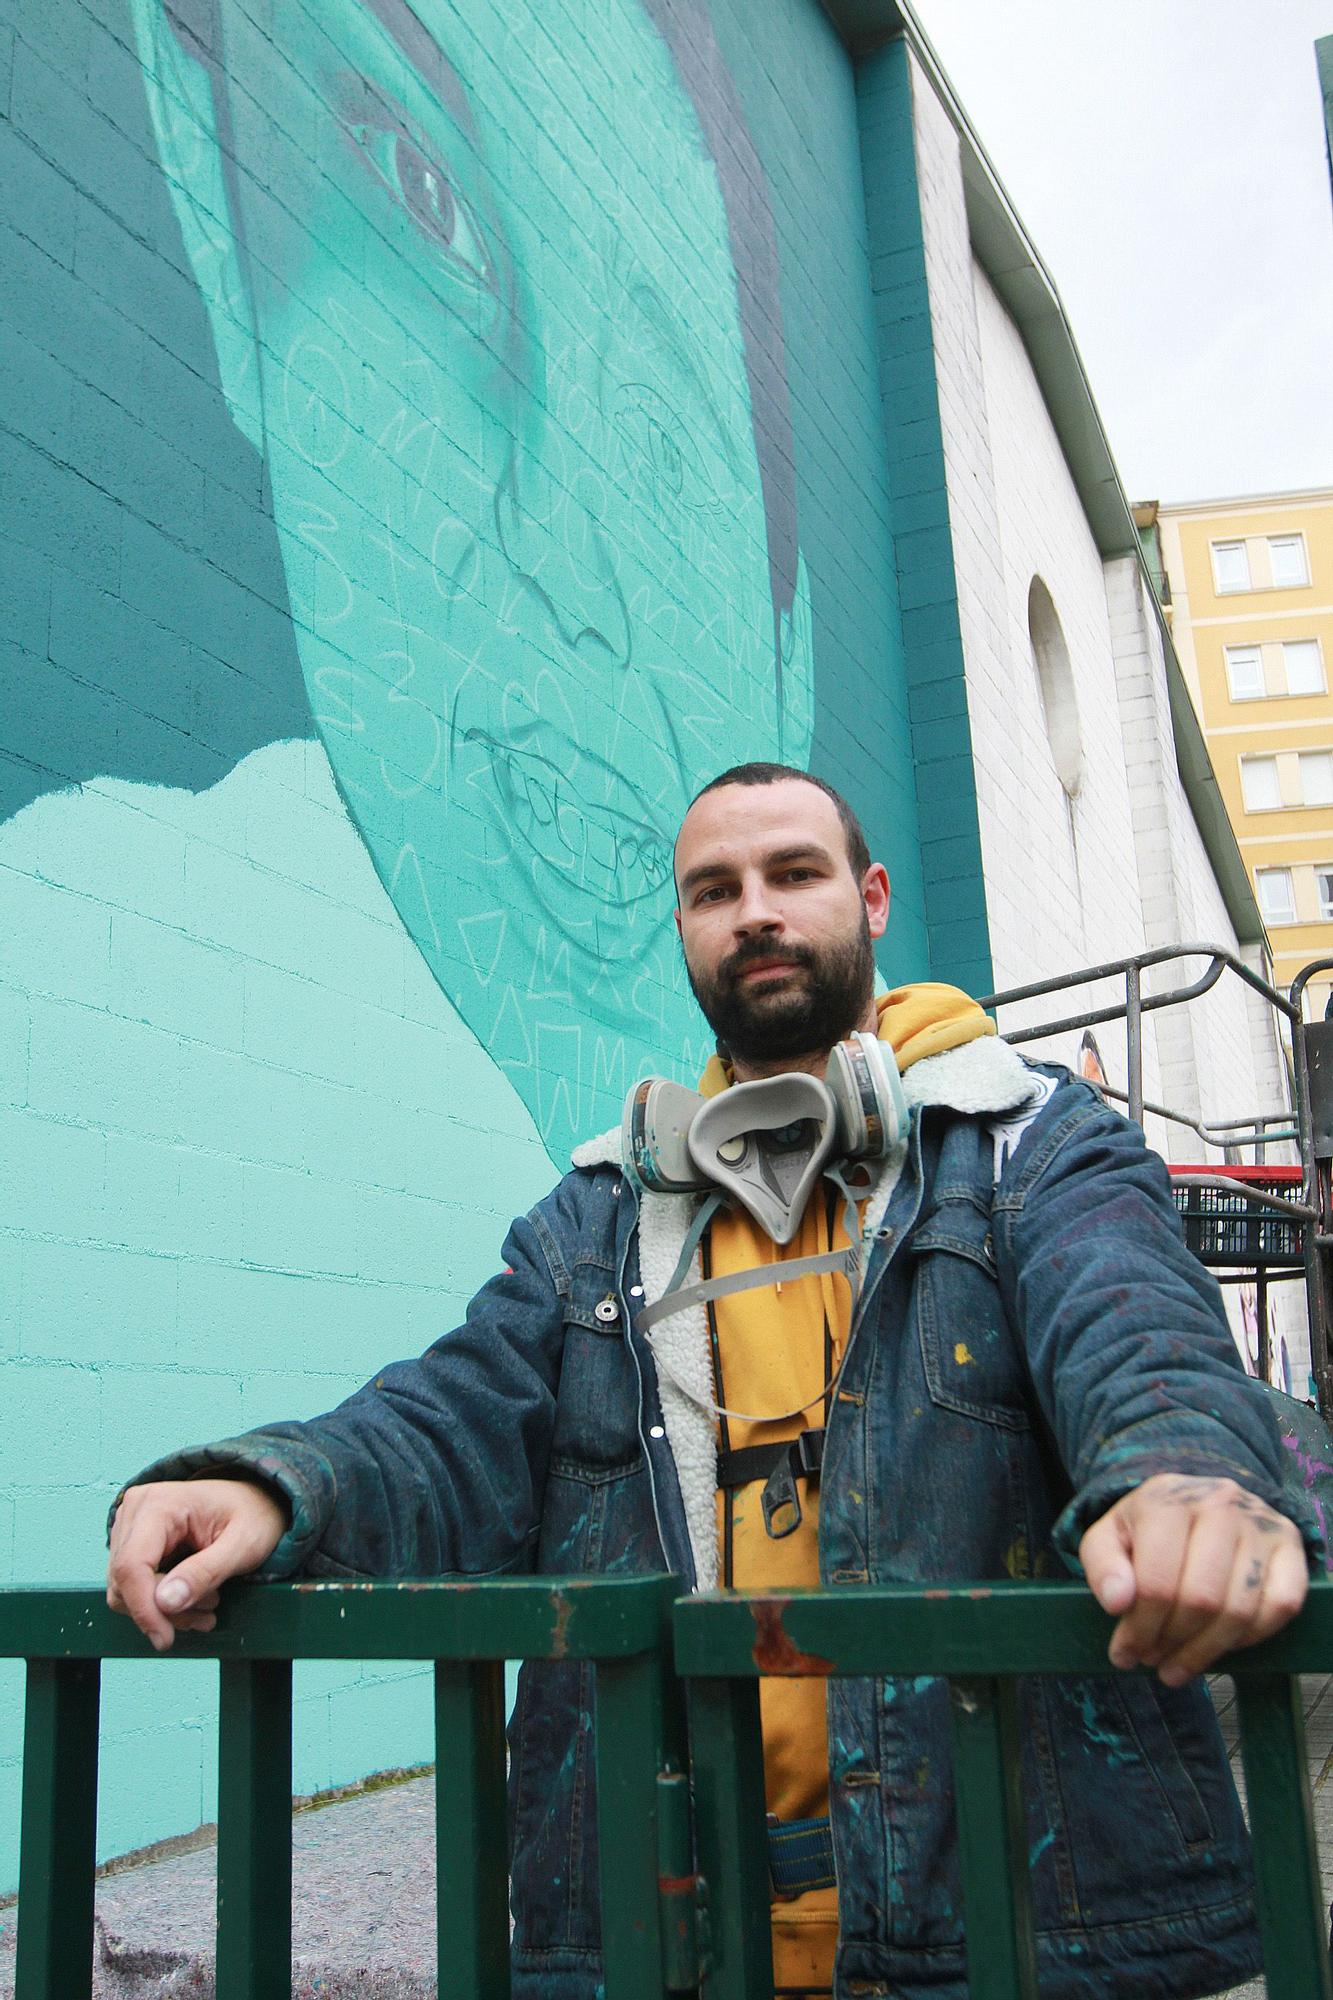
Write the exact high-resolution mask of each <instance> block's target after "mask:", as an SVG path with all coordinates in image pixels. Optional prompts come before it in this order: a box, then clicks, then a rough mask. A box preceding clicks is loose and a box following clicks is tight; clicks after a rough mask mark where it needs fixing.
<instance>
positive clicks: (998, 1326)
mask: <svg viewBox="0 0 1333 2000" xmlns="http://www.w3.org/2000/svg"><path fill="white" fill-rule="evenodd" d="M909 1247H910V1250H911V1253H912V1256H913V1258H914V1260H915V1263H914V1270H913V1279H912V1300H913V1309H914V1312H915V1317H916V1326H917V1334H918V1338H919V1341H920V1346H921V1364H922V1368H923V1369H924V1371H925V1378H926V1387H927V1389H928V1390H929V1393H930V1398H931V1401H932V1402H933V1403H935V1404H936V1405H937V1406H938V1407H939V1408H941V1409H945V1410H953V1411H955V1412H956V1413H957V1414H958V1415H960V1416H965V1417H975V1418H978V1419H979V1420H980V1421H981V1422H983V1423H988V1424H999V1425H1001V1426H1002V1427H1003V1428H1004V1429H1006V1430H1014V1431H1026V1430H1028V1429H1030V1427H1031V1426H1030V1420H1029V1405H1030V1397H1031V1391H1030V1388H1029V1382H1028V1374H1027V1369H1026V1367H1025V1365H1024V1362H1023V1358H1022V1355H1021V1353H1020V1352H1019V1348H1018V1343H1017V1342H1016V1341H1015V1339H1014V1337H1013V1333H1012V1331H1011V1329H1010V1326H1009V1322H1008V1320H1007V1318H1006V1316H1005V1311H1004V1305H1003V1302H1002V1300H1001V1298H1000V1288H999V1283H998V1279H997V1274H996V1265H995V1252H994V1248H993V1246H992V1243H991V1235H990V1219H989V1217H988V1216H987V1215H986V1214H985V1213H984V1212H983V1211H982V1210H981V1209H979V1208H978V1207H977V1206H976V1205H975V1204H974V1203H973V1202H971V1201H966V1200H959V1201H948V1202H941V1203H940V1205H939V1206H938V1207H937V1208H936V1209H934V1210H933V1211H932V1213H931V1214H929V1215H928V1216H927V1217H926V1218H925V1220H924V1221H923V1222H922V1224H921V1225H920V1227H919V1228H918V1229H917V1230H916V1231H915V1232H914V1234H913V1236H912V1238H911V1242H910V1246H909Z"/></svg>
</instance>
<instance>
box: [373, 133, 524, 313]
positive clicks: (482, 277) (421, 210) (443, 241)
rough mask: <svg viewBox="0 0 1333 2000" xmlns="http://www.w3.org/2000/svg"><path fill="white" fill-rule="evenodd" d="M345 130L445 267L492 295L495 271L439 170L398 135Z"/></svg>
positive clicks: (471, 219)
mask: <svg viewBox="0 0 1333 2000" xmlns="http://www.w3.org/2000/svg"><path fill="white" fill-rule="evenodd" d="M351 129H352V135H353V137H354V138H355V139H356V141H357V144H358V145H359V146H360V148H361V150H362V152H363V153H364V154H365V156H366V158H367V159H368V160H369V161H370V164H371V166H372V167H373V168H374V170H375V172H376V174H377V175H378V177H379V178H380V180H381V181H383V183H384V185H385V187H387V188H388V190H389V192H390V194H391V195H393V197H394V199H395V200H396V201H397V202H398V203H399V204H400V206H401V207H403V208H405V209H406V210H407V212H408V214H409V215H410V216H411V218H412V220H413V221H414V222H415V223H416V225H417V227H418V229H420V230H421V231H422V233H423V234H424V235H425V236H427V237H428V238H429V239H430V241H431V242H432V243H433V244H434V245H435V247H436V249H438V250H439V251H440V252H441V254H442V255H443V257H444V259H445V261H446V262H447V263H448V264H450V265H452V266H453V268H454V269H455V270H457V271H461V272H463V273H464V274H465V275H466V276H467V277H468V278H470V279H471V280H472V281H473V283H474V284H477V285H484V286H485V287H486V289H487V290H488V291H492V292H493V291H494V290H495V289H496V276H495V266H494V264H493V263H492V261H491V258H490V255H489V253H488V252H487V249H486V241H485V238H484V237H483V235H482V232H481V226H480V224H479V223H478V221H477V219H476V217H475V216H474V214H473V213H472V210H471V208H470V207H469V206H468V203H467V201H466V200H465V199H464V197H463V196H462V195H461V194H460V193H459V191H458V189H457V188H456V187H455V186H454V185H453V183H452V181H451V180H450V179H449V176H448V174H447V173H446V172H445V171H444V169H443V167H441V166H438V165H437V164H436V162H435V161H434V160H431V159H429V158H428V157H427V155H426V154H425V153H423V152H422V151H421V149H420V147H419V146H415V145H413V143H412V141H411V140H410V139H408V138H406V137H404V135H403V134H402V133H401V132H390V131H386V130H384V128H383V127H381V126H374V125H365V124H357V125H354V126H353V127H352V128H351Z"/></svg>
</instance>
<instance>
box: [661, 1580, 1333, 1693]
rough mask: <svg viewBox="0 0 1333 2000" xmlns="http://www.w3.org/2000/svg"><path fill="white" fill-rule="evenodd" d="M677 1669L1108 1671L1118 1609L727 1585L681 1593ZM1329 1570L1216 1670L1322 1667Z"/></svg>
mask: <svg viewBox="0 0 1333 2000" xmlns="http://www.w3.org/2000/svg"><path fill="white" fill-rule="evenodd" d="M674 1622H675V1634H676V1670H677V1672H678V1673H681V1674H685V1675H688V1676H691V1677H694V1676H700V1675H718V1674H722V1675H745V1676H747V1677H748V1676H751V1675H756V1676H757V1675H761V1674H776V1675H780V1676H791V1675H801V1674H817V1675H828V1676H833V1677H841V1676H845V1675H852V1674H872V1675H874V1674H922V1673H931V1674H946V1675H948V1674H992V1675H993V1674H1058V1673H1080V1674H1088V1673H1110V1672H1114V1671H1115V1669H1113V1668H1112V1667H1111V1665H1110V1662H1109V1661H1108V1659H1107V1657H1106V1648H1107V1642H1108V1641H1109V1639H1110V1636H1111V1629H1112V1625H1113V1624H1114V1620H1113V1619H1111V1618H1109V1617H1108V1616H1107V1614H1106V1613H1105V1612H1104V1611H1102V1610H1101V1608H1100V1607H1099V1606H1098V1604H1097V1602H1096V1600H1095V1599H1094V1598H1093V1596H1092V1595H1091V1593H1090V1592H1089V1591H1088V1590H1087V1589H1086V1588H1085V1587H1084V1586H1083V1585H1082V1584H1078V1583H1009V1582H1003V1583H992V1584H948V1585H941V1586H939V1587H938V1588H930V1589H924V1588H923V1589H907V1588H902V1587H889V1586H882V1587H880V1586H873V1585H871V1586H866V1585H862V1584H849V1585H847V1586H845V1587H840V1588H839V1589H837V1590H833V1591H817V1590H809V1591H791V1592H789V1593H787V1594H785V1595H784V1596H781V1597H776V1596H772V1595H768V1594H766V1593H764V1592H760V1591H727V1592H718V1593H716V1594H713V1595H708V1596H700V1597H691V1598H684V1599H682V1600H681V1601H680V1602H679V1603H678V1604H677V1605H676V1608H675V1612H674ZM1330 1668H1333V1581H1330V1580H1329V1579H1326V1578H1322V1577H1321V1578H1319V1579H1318V1580H1316V1581H1315V1582H1312V1583H1311V1585H1310V1596H1309V1600H1308V1602H1307V1604H1306V1606H1305V1609H1304V1610H1303V1611H1302V1612H1301V1614H1300V1616H1299V1617H1298V1618H1297V1619H1295V1620H1294V1621H1293V1622H1292V1624H1290V1625H1289V1626H1288V1627H1287V1628H1286V1630H1285V1631H1283V1632H1280V1633H1278V1634H1277V1636H1276V1637H1275V1638H1272V1639H1268V1640H1265V1641H1264V1642H1263V1643H1262V1644H1261V1645H1258V1646H1251V1647H1247V1648H1246V1649H1245V1650H1244V1651H1242V1652H1238V1653H1233V1654H1229V1655H1227V1657H1226V1658H1225V1659H1222V1660H1220V1661H1218V1663H1217V1666H1216V1668H1215V1669H1214V1670H1213V1671H1216V1672H1218V1673H1231V1674H1236V1675H1238V1676H1239V1675H1243V1674H1246V1673H1249V1672H1261V1671H1262V1672H1268V1673H1281V1674H1307V1673H1327V1672H1328V1671H1329V1670H1330Z"/></svg>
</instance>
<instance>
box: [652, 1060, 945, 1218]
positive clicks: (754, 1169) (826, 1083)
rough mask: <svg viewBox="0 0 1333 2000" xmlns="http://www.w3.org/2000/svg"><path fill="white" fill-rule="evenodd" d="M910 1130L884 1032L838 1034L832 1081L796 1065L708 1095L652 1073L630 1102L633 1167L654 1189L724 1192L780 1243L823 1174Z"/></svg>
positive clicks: (876, 1156) (835, 1176)
mask: <svg viewBox="0 0 1333 2000" xmlns="http://www.w3.org/2000/svg"><path fill="white" fill-rule="evenodd" d="M906 1131H907V1102H906V1099H905V1098H904V1096H903V1087H902V1083H901V1080H900V1079H899V1076H898V1065H897V1063H896V1061H895V1060H894V1054H893V1050H892V1048H890V1046H889V1045H888V1043H887V1042H882V1041H880V1039H879V1037H878V1036H877V1035H868V1034H863V1033H860V1032H858V1033H856V1034H854V1035H850V1036H849V1037H848V1038H847V1040H846V1041H844V1042H839V1043H838V1044H837V1045H836V1047H835V1048H834V1049H833V1051H832V1053H831V1054H830V1056H829V1059H828V1069H827V1071H826V1074H825V1078H824V1080H823V1082H821V1081H820V1079H819V1078H818V1077H815V1076H808V1075H806V1073H805V1072H804V1071H803V1070H789V1071H786V1072H784V1073H783V1074H782V1075H781V1076H768V1077H763V1078H761V1079H760V1080H759V1081H758V1082H756V1083H734V1084H732V1086H731V1088H730V1089H729V1090H724V1091H720V1092H719V1093H718V1095H717V1096H716V1097H701V1096H700V1095H699V1093H698V1091H696V1090H687V1089H686V1088H685V1087H684V1085H682V1084H679V1083H669V1082H667V1081H666V1080H665V1078H662V1077H648V1078H645V1079H644V1081H643V1082H642V1083H639V1084H636V1085H635V1087H634V1089H633V1090H632V1091H631V1092H630V1094H629V1097H628V1098H627V1100H626V1103H625V1117H624V1124H623V1127H622V1134H621V1138H622V1151H623V1154H624V1158H625V1162H626V1165H627V1166H628V1167H629V1169H630V1171H631V1172H632V1173H633V1174H634V1175H635V1177H636V1178H637V1179H638V1181H639V1182H640V1183H641V1185H642V1186H644V1187H646V1188H649V1189H651V1190H652V1192H653V1193H654V1194H698V1193H706V1192H708V1191H710V1190H719V1191H721V1193H722V1194H724V1195H726V1196H729V1197H730V1198H731V1199H732V1200H734V1201H737V1202H739V1203H740V1205H741V1207H742V1208H744V1209H746V1210H748V1212H749V1213H750V1214H751V1215H752V1216H753V1217H754V1219H755V1221H756V1222H757V1223H758V1224H759V1226H760V1228H761V1229H762V1230H763V1231H764V1232H765V1234H766V1235H768V1236H771V1237H772V1239H773V1241H774V1242H775V1243H779V1244H785V1243H790V1242H791V1240H792V1237H793V1236H794V1235H795V1234H796V1231H797V1230H798V1229H799V1228H800V1225H801V1217H802V1216H803V1215H804V1213H805V1205H806V1203H807V1201H808V1200H809V1198H810V1192H811V1189H812V1188H813V1187H814V1185H815V1182H816V1181H817V1180H818V1179H819V1177H820V1175H821V1174H827V1175H828V1177H829V1178H830V1179H832V1180H834V1181H835V1183H839V1184H840V1183H841V1181H842V1179H843V1175H844V1171H845V1169H847V1168H848V1167H851V1166H854V1165H856V1164H858V1163H860V1162H863V1161H864V1162H866V1163H874V1162H876V1161H879V1160H882V1159H884V1158H885V1157H886V1155H887V1154H889V1153H890V1152H892V1150H893V1148H894V1146H895V1145H897V1144H898V1142H899V1140H900V1139H901V1138H902V1137H903V1136H904V1134H905V1133H906Z"/></svg>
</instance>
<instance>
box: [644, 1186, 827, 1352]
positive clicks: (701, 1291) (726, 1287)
mask: <svg viewBox="0 0 1333 2000" xmlns="http://www.w3.org/2000/svg"><path fill="white" fill-rule="evenodd" d="M701 1213H702V1211H701ZM702 1234H703V1231H702V1230H700V1231H699V1235H702ZM691 1235H694V1232H693V1231H691ZM698 1240H699V1237H698V1236H695V1237H694V1242H692V1243H689V1245H688V1248H689V1252H690V1255H691V1256H693V1254H694V1250H695V1247H696V1245H697V1243H698ZM860 1261H861V1258H860V1250H859V1248H858V1246H857V1245H856V1244H852V1245H850V1246H849V1247H848V1248H847V1249H845V1250H822V1251H820V1253H819V1255H818V1256H817V1257H789V1258H787V1259H785V1260H784V1261H783V1262H782V1263H780V1264H756V1265H754V1266H753V1268H752V1269H751V1270H748V1271H733V1272H732V1273H731V1274H730V1275H729V1276H728V1277H725V1278H705V1279H704V1280H703V1281H702V1282H701V1283H699V1284H697V1285H682V1286H681V1287H680V1288H679V1290H672V1289H671V1288H670V1287H668V1289H667V1290H666V1291H665V1292H664V1293H663V1294H662V1296H661V1298H660V1299H658V1300H657V1301H656V1302H655V1304H653V1305H650V1306H644V1307H643V1309H642V1310H641V1311H640V1312H637V1313H636V1314H635V1315H634V1324H635V1326H636V1327H637V1328H638V1330H639V1332H640V1333H646V1332H647V1331H648V1328H649V1327H650V1326H655V1325H656V1324H657V1322H658V1320H660V1319H670V1318H671V1316H672V1314H673V1313H678V1312H685V1311H686V1310H687V1309H688V1308H689V1307H690V1306H701V1305H706V1304H707V1303H708V1301H709V1300H710V1299H725V1298H728V1297H729V1296H730V1295H731V1293H733V1292H753V1291H757V1290H758V1288H759V1287H760V1286H761V1285H786V1284H790V1283H791V1281H792V1280H793V1279H794V1278H816V1277H820V1276H822V1275H823V1273H824V1272H825V1271H835V1272H841V1274H842V1276H843V1277H844V1278H847V1279H848V1280H849V1281H850V1282H851V1285H852V1287H853V1290H855V1287H856V1278H857V1271H858V1268H859V1266H860ZM687 1262H688V1260H687V1259H686V1258H684V1257H682V1259H681V1262H680V1264H678V1265H677V1266H676V1275H677V1276H679V1275H680V1274H681V1272H682V1270H683V1269H684V1268H685V1266H686V1265H687ZM674 1282H675V1279H674V1278H673V1284H674Z"/></svg>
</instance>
